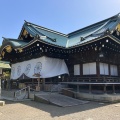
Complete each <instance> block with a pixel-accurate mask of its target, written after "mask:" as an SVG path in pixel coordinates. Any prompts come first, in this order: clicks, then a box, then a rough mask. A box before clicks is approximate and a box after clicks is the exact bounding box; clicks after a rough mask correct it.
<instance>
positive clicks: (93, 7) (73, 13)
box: [0, 0, 120, 45]
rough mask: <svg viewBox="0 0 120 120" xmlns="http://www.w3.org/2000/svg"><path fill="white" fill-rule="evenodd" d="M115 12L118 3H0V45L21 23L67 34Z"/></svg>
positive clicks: (78, 0) (51, 0) (58, 0)
mask: <svg viewBox="0 0 120 120" xmlns="http://www.w3.org/2000/svg"><path fill="white" fill-rule="evenodd" d="M119 12H120V0H0V45H1V44H2V40H3V39H2V37H6V38H17V37H18V35H19V33H20V30H21V28H22V25H23V23H24V20H26V21H29V22H32V23H34V24H37V25H40V26H43V27H47V28H50V29H53V30H56V31H59V32H62V33H65V34H67V33H70V32H73V31H75V30H78V29H80V28H83V27H85V26H88V25H90V24H93V23H96V22H98V21H101V20H103V19H106V18H109V17H111V16H113V15H115V14H117V13H119Z"/></svg>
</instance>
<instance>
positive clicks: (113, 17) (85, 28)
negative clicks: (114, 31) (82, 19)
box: [67, 14, 119, 37]
mask: <svg viewBox="0 0 120 120" xmlns="http://www.w3.org/2000/svg"><path fill="white" fill-rule="evenodd" d="M118 17H119V14H117V15H114V16H112V17H110V18H107V19H105V20H102V21H100V22H96V23H94V24H92V25H89V26H87V27H84V28H81V29H78V30H76V31H73V32H71V33H68V34H67V35H68V37H69V36H71V35H73V34H76V33H78V32H82V31H85V30H87V29H90V28H91V27H94V26H98V25H100V24H103V22H105V21H108V20H112V19H115V18H116V19H117V18H118Z"/></svg>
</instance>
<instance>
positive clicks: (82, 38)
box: [2, 14, 120, 48]
mask: <svg viewBox="0 0 120 120" xmlns="http://www.w3.org/2000/svg"><path fill="white" fill-rule="evenodd" d="M118 24H120V14H117V15H115V16H113V17H110V18H108V19H105V20H103V21H100V22H98V23H95V24H93V25H90V26H87V27H85V28H82V29H79V30H76V31H74V32H71V33H69V34H63V33H60V32H57V31H54V30H51V29H48V28H45V27H41V26H38V25H35V24H33V23H30V22H25V23H24V25H23V28H24V29H26V31H27V32H28V33H29V34H31V35H32V36H33V37H35V36H36V35H39V36H46V38H45V39H39V41H42V42H44V43H47V44H51V45H55V46H59V47H63V48H71V47H75V46H76V45H77V46H78V45H82V44H85V43H87V42H92V41H93V40H95V39H96V40H97V39H98V38H100V37H101V38H102V37H103V36H104V35H105V33H106V31H109V32H110V34H111V35H112V33H113V32H114V31H115V30H116V26H117V25H118ZM20 35H21V34H20ZM20 35H19V38H20ZM32 41H33V40H32ZM32 41H27V42H26V40H17V39H5V40H4V41H3V44H4V45H2V47H3V46H5V44H8V43H9V44H11V45H12V46H13V47H14V48H15V47H24V46H27V44H29V43H30V42H32Z"/></svg>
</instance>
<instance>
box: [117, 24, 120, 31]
mask: <svg viewBox="0 0 120 120" xmlns="http://www.w3.org/2000/svg"><path fill="white" fill-rule="evenodd" d="M116 29H117V31H118V32H120V23H119V24H118V25H117V27H116Z"/></svg>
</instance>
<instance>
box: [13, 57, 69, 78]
mask: <svg viewBox="0 0 120 120" xmlns="http://www.w3.org/2000/svg"><path fill="white" fill-rule="evenodd" d="M65 73H66V74H69V72H68V68H67V66H66V64H65V62H64V60H62V59H56V58H49V57H45V56H43V57H40V58H37V59H31V60H28V61H24V62H20V63H16V64H12V68H11V79H18V78H19V77H20V76H21V75H22V74H25V75H26V76H27V77H29V78H36V77H35V76H34V75H35V74H40V75H41V76H40V78H49V77H54V76H58V75H61V74H65Z"/></svg>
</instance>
